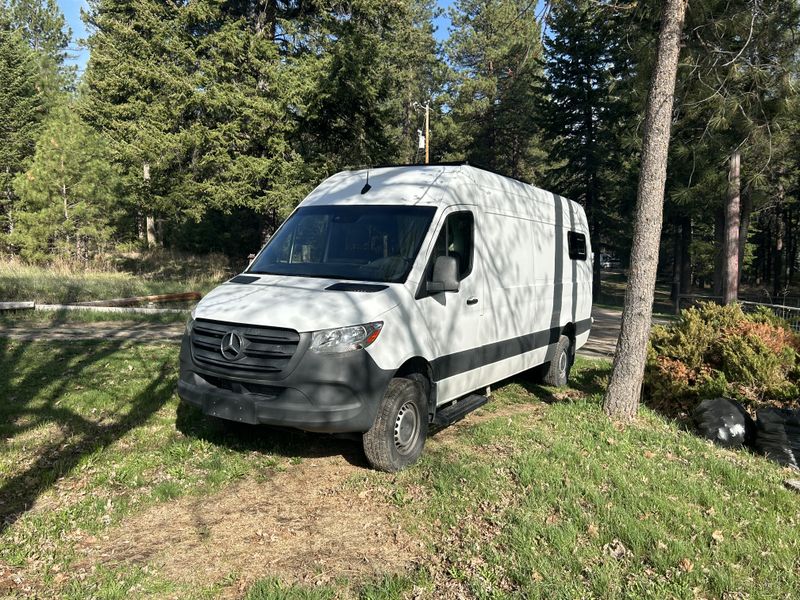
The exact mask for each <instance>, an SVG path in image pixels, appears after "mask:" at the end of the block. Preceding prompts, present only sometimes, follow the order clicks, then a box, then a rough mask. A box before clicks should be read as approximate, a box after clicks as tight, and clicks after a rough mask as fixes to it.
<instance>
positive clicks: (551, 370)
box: [542, 335, 574, 387]
mask: <svg viewBox="0 0 800 600" xmlns="http://www.w3.org/2000/svg"><path fill="white" fill-rule="evenodd" d="M573 362H574V356H573V353H572V341H571V340H570V339H569V338H568V337H567V336H565V335H562V336H561V337H560V338H559V339H558V344H557V345H556V355H555V356H554V357H553V360H551V361H550V362H549V363H545V364H544V365H542V370H543V372H544V376H543V377H542V382H543V383H544V384H545V385H552V386H554V387H562V386H565V385H567V383H568V382H569V371H570V369H571V368H572V363H573Z"/></svg>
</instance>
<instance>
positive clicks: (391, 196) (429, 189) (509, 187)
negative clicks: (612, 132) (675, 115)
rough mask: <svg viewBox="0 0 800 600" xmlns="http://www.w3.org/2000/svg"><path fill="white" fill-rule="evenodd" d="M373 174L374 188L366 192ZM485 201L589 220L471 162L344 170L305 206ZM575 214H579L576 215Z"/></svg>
mask: <svg viewBox="0 0 800 600" xmlns="http://www.w3.org/2000/svg"><path fill="white" fill-rule="evenodd" d="M368 174H369V185H370V188H369V190H368V191H366V192H365V193H363V194H362V193H361V192H362V190H363V189H364V186H365V184H366V183H367V175H368ZM460 203H466V204H474V203H479V204H481V205H482V206H483V207H484V208H486V209H489V210H493V211H497V212H510V213H512V214H517V215H526V216H527V217H529V218H535V219H539V220H545V221H552V220H553V219H554V216H553V215H554V213H553V211H554V210H555V208H556V206H557V205H558V206H560V207H561V210H562V211H564V215H565V216H564V219H565V220H564V222H567V223H569V222H570V219H572V218H577V219H578V221H580V222H584V221H585V218H586V217H585V214H584V212H583V209H582V208H580V206H579V205H578V204H575V203H574V202H570V201H569V200H567V199H566V198H560V197H558V196H555V195H554V194H552V193H551V192H548V191H546V190H542V189H540V188H537V187H534V186H532V185H529V184H527V183H524V182H522V181H519V180H516V179H511V178H509V177H503V176H502V175H498V174H497V173H493V172H491V171H486V170H484V169H479V168H477V167H473V166H471V165H408V166H393V167H378V168H372V169H359V170H355V171H342V172H341V173H337V174H336V175H333V176H331V177H329V178H328V179H326V180H325V181H323V182H322V183H321V184H320V185H319V186H317V188H316V189H315V190H314V191H313V192H311V194H309V195H308V197H307V198H306V199H305V200H303V202H302V204H301V205H302V206H309V205H325V204H343V205H348V204H349V205H354V204H361V205H364V204H406V205H414V204H419V205H427V206H450V205H453V204H460ZM570 215H574V217H571V216H570Z"/></svg>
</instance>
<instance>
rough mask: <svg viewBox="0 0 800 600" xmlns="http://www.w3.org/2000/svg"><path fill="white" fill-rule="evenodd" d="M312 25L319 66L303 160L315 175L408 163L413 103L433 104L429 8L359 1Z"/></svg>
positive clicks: (421, 3)
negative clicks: (369, 166)
mask: <svg viewBox="0 0 800 600" xmlns="http://www.w3.org/2000/svg"><path fill="white" fill-rule="evenodd" d="M337 9H338V10H336V11H332V12H331V13H329V14H326V15H324V16H322V17H320V18H319V19H317V20H316V22H315V24H314V29H315V30H316V37H317V38H318V39H321V40H323V42H322V43H321V44H320V45H319V46H318V47H317V48H315V50H316V51H317V52H318V55H319V56H321V57H322V60H321V61H320V63H319V64H318V70H317V73H316V75H315V82H314V88H313V89H312V90H311V91H310V94H309V96H308V102H307V105H306V109H305V115H304V118H303V119H302V120H301V122H300V131H301V139H302V140H303V147H304V154H305V155H306V156H307V160H308V162H309V163H311V164H312V165H314V167H315V169H316V170H317V171H318V172H325V173H330V172H333V171H337V170H340V169H342V168H345V167H353V166H362V165H371V164H381V163H391V162H409V161H410V160H411V159H412V158H413V157H414V154H415V150H416V141H417V136H416V129H417V124H418V123H419V116H418V113H416V112H415V109H414V103H418V104H425V103H426V102H430V103H433V102H434V101H435V98H434V96H435V94H436V87H437V81H438V80H439V79H440V77H441V66H440V65H439V64H437V47H436V42H435V40H434V38H433V29H432V25H431V18H432V15H433V3H432V2H431V1H430V0H392V1H391V2H379V1H376V0H360V1H358V2H353V3H350V4H348V5H342V6H340V7H337Z"/></svg>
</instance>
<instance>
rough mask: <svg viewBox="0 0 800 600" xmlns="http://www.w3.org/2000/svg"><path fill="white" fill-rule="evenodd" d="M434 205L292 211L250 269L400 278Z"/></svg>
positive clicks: (366, 278) (386, 279)
mask: <svg viewBox="0 0 800 600" xmlns="http://www.w3.org/2000/svg"><path fill="white" fill-rule="evenodd" d="M435 212H436V209H435V208H433V207H421V206H363V205H362V206H309V207H304V208H300V209H298V210H296V211H295V212H294V213H293V214H292V216H291V217H289V219H288V220H287V221H286V222H285V223H284V224H283V226H282V227H281V228H280V229H279V230H278V232H277V233H276V234H275V235H274V236H273V238H272V239H271V240H270V241H269V242H268V243H267V245H266V247H265V248H264V250H263V251H262V252H261V254H259V255H258V257H257V258H256V259H255V261H254V262H253V264H252V265H251V266H250V269H249V272H251V273H258V274H268V275H294V276H298V277H325V278H329V279H354V280H359V281H381V282H386V283H393V282H402V281H405V278H406V277H407V276H408V272H409V271H410V270H411V267H412V266H413V264H414V259H415V258H416V256H417V253H418V252H419V248H420V245H421V244H422V239H423V238H424V237H425V233H426V232H427V231H428V227H429V226H430V223H431V219H432V218H433V214H434V213H435Z"/></svg>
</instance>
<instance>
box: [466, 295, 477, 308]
mask: <svg viewBox="0 0 800 600" xmlns="http://www.w3.org/2000/svg"><path fill="white" fill-rule="evenodd" d="M477 303H478V299H477V298H476V297H475V296H473V297H472V298H469V299H468V300H467V305H468V306H472V305H473V304H477Z"/></svg>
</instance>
